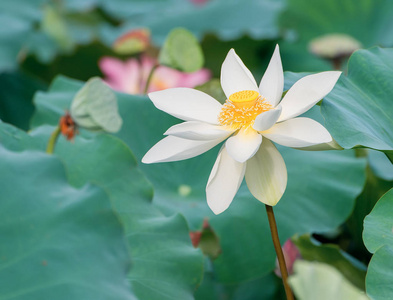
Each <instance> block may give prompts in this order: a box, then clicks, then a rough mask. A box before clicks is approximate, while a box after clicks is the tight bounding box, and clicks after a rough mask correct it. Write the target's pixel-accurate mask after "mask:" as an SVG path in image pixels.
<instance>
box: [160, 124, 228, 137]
mask: <svg viewBox="0 0 393 300" xmlns="http://www.w3.org/2000/svg"><path fill="white" fill-rule="evenodd" d="M232 132H233V130H227V129H226V127H224V126H217V125H211V124H208V123H202V122H197V121H189V122H184V123H180V124H177V125H174V126H172V127H171V128H169V129H168V130H167V131H166V132H165V133H164V134H165V135H172V136H177V137H180V138H184V139H189V140H198V141H207V140H213V139H220V138H227V137H228V136H229V135H231V134H232Z"/></svg>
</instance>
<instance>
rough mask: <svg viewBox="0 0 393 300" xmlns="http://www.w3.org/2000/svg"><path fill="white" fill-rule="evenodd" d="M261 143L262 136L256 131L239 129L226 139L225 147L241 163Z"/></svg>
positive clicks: (252, 153) (250, 155) (251, 154)
mask: <svg viewBox="0 0 393 300" xmlns="http://www.w3.org/2000/svg"><path fill="white" fill-rule="evenodd" d="M261 143H262V136H261V135H260V134H259V133H258V132H256V131H255V130H251V129H249V130H247V131H245V130H243V129H241V130H240V131H239V132H238V133H237V134H236V135H234V136H232V137H230V138H229V139H228V140H227V141H226V143H225V147H226V148H227V151H228V153H229V155H230V156H232V158H233V159H235V160H237V161H238V162H241V163H243V162H245V161H246V160H247V159H249V158H250V157H252V156H253V155H254V154H255V153H256V152H257V151H258V149H259V146H260V145H261Z"/></svg>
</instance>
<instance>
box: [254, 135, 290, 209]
mask: <svg viewBox="0 0 393 300" xmlns="http://www.w3.org/2000/svg"><path fill="white" fill-rule="evenodd" d="M287 178H288V176H287V168H286V166H285V162H284V159H283V158H282V156H281V154H280V152H278V150H277V149H276V147H275V146H274V145H273V144H272V142H270V141H269V140H268V139H264V140H263V143H262V146H261V147H260V148H259V150H258V152H257V154H255V156H254V157H252V158H251V159H250V160H249V161H247V167H246V182H247V186H248V189H249V190H250V192H251V194H253V196H254V197H255V198H257V199H258V200H259V201H261V202H263V203H265V204H267V205H270V206H274V205H276V204H277V202H278V201H279V200H280V199H281V197H282V195H283V194H284V191H285V188H286V186H287Z"/></svg>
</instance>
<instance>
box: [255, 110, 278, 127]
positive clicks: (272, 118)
mask: <svg viewBox="0 0 393 300" xmlns="http://www.w3.org/2000/svg"><path fill="white" fill-rule="evenodd" d="M280 115H281V106H277V108H275V109H272V110H269V111H267V112H264V113H261V114H260V115H258V116H257V117H256V118H255V121H254V125H253V126H252V128H254V129H255V130H257V131H265V130H268V129H269V128H270V127H272V126H273V125H274V124H276V122H277V120H278V118H279V117H280Z"/></svg>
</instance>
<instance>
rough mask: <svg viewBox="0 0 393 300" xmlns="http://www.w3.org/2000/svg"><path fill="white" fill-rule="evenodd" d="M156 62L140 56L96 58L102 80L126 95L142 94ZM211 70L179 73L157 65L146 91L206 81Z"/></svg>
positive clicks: (198, 83)
mask: <svg viewBox="0 0 393 300" xmlns="http://www.w3.org/2000/svg"><path fill="white" fill-rule="evenodd" d="M155 63H156V60H155V59H154V58H151V57H148V56H142V57H141V61H140V62H139V61H138V60H137V59H135V58H132V59H129V60H126V61H122V60H120V59H117V58H113V57H103V58H102V59H101V60H100V61H99V66H100V68H101V71H102V73H104V74H105V76H106V78H105V82H106V83H107V84H108V85H109V86H110V87H111V88H113V89H114V90H118V91H120V92H124V93H128V94H142V93H143V92H144V89H145V85H146V81H147V77H148V76H149V73H150V70H151V69H152V67H153V66H154V64H155ZM210 78H211V73H210V71H209V70H207V69H201V70H199V71H197V72H194V73H183V72H180V71H177V70H174V69H171V68H168V67H164V66H159V67H158V68H157V69H156V70H155V72H154V74H153V78H152V79H151V82H150V85H149V89H148V93H150V92H154V91H160V90H164V89H167V88H174V87H189V88H192V87H195V86H197V85H200V84H203V83H205V82H207V81H208V80H209V79H210Z"/></svg>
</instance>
